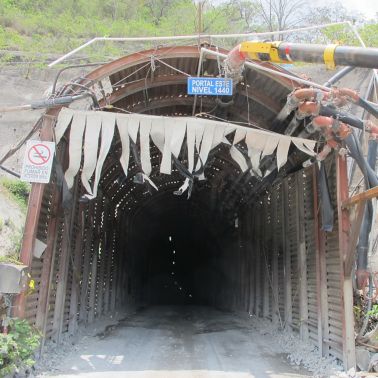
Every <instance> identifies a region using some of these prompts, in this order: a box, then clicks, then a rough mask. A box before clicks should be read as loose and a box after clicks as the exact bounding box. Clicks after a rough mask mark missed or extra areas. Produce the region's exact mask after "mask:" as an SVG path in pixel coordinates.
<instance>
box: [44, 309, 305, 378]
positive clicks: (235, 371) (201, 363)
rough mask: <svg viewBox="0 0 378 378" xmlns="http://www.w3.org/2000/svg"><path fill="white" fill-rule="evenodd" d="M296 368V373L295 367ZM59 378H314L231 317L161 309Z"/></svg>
mask: <svg viewBox="0 0 378 378" xmlns="http://www.w3.org/2000/svg"><path fill="white" fill-rule="evenodd" d="M297 369H298V368H297ZM46 375H47V376H58V377H62V378H63V377H77V376H80V377H133V378H134V377H135V378H140V377H143V378H189V377H190V378H209V377H212V378H215V377H217V378H218V377H222V378H223V377H225V378H247V377H248V378H251V377H256V378H278V377H285V378H289V377H293V378H294V377H296V378H298V377H307V376H311V374H310V373H306V372H304V371H303V370H295V369H294V368H293V367H291V366H290V365H289V364H288V363H287V362H286V356H285V354H284V353H280V352H279V348H278V347H277V345H274V340H272V339H271V338H270V337H269V336H264V335H262V334H261V333H260V332H259V330H257V329H254V328H253V326H251V325H250V322H249V321H248V319H242V318H240V317H237V316H236V315H235V314H232V313H229V312H221V311H217V310H214V309H211V308H206V307H189V306H187V307H186V306H182V307H179V306H176V307H174V306H161V307H151V308H147V309H145V310H142V311H140V312H138V313H136V314H134V315H132V316H130V317H127V318H125V319H124V320H122V321H121V322H120V324H119V325H118V326H116V327H114V328H113V329H110V330H108V332H106V333H105V334H102V335H99V336H98V337H96V338H91V339H88V341H87V342H86V343H84V344H81V345H80V350H78V351H73V352H71V353H69V354H68V355H67V356H65V358H63V359H62V360H61V361H60V363H59V365H58V366H57V367H56V370H55V372H54V373H45V374H44V376H46Z"/></svg>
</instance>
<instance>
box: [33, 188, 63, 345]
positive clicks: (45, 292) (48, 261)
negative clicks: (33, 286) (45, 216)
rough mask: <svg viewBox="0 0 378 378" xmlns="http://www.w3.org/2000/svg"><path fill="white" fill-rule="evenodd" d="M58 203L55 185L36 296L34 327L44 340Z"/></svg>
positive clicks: (58, 196)
mask: <svg viewBox="0 0 378 378" xmlns="http://www.w3.org/2000/svg"><path fill="white" fill-rule="evenodd" d="M59 201H60V195H59V192H58V189H57V187H56V185H54V188H53V199H52V205H51V218H50V221H49V225H48V227H47V243H46V249H45V252H44V253H43V265H42V273H41V285H40V288H39V294H38V307H37V316H36V322H35V325H36V327H37V328H39V330H40V331H42V337H43V338H45V336H46V335H45V332H44V330H45V322H46V318H47V314H48V302H49V301H48V299H49V296H50V286H51V285H50V284H51V274H52V273H51V270H52V269H51V268H52V265H53V264H54V259H53V256H54V253H53V252H54V245H55V239H56V229H57V224H58V217H57V211H58V206H59Z"/></svg>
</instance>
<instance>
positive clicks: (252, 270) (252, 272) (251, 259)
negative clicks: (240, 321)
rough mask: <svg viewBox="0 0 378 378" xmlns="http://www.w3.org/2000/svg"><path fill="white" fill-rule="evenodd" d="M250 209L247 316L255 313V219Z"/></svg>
mask: <svg viewBox="0 0 378 378" xmlns="http://www.w3.org/2000/svg"><path fill="white" fill-rule="evenodd" d="M252 211H253V210H252V209H251V207H249V209H248V213H247V214H248V218H247V219H248V233H247V236H248V239H247V241H248V251H247V253H248V256H249V306H248V312H249V314H253V313H254V312H255V309H254V305H255V296H256V291H255V290H256V287H255V276H256V258H255V257H256V255H255V253H256V251H255V243H254V240H255V239H256V219H255V218H254V217H253V213H252Z"/></svg>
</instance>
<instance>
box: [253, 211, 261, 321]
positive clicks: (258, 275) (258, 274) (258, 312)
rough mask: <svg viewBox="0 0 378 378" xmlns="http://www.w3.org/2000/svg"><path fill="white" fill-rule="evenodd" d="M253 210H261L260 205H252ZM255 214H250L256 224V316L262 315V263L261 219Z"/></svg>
mask: <svg viewBox="0 0 378 378" xmlns="http://www.w3.org/2000/svg"><path fill="white" fill-rule="evenodd" d="M253 209H254V211H255V212H256V214H257V213H258V212H260V211H261V207H260V205H259V204H257V205H255V206H254V208H253ZM256 214H252V215H253V216H254V217H255V218H256V225H255V238H254V251H253V253H254V255H255V305H254V314H255V315H256V316H261V315H262V305H261V297H262V296H261V292H262V288H261V272H263V270H262V264H261V261H262V259H261V237H262V233H261V223H262V219H261V217H260V216H256Z"/></svg>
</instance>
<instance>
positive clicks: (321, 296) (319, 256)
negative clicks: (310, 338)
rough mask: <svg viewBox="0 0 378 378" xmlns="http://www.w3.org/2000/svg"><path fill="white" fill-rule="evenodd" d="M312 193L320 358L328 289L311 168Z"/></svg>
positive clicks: (315, 172)
mask: <svg viewBox="0 0 378 378" xmlns="http://www.w3.org/2000/svg"><path fill="white" fill-rule="evenodd" d="M313 193H314V232H315V253H316V260H315V261H316V298H317V303H318V306H317V308H318V348H319V353H320V354H321V355H322V356H328V355H329V344H328V343H326V342H325V341H324V340H325V339H328V335H329V326H328V293H327V290H328V287H327V262H326V252H325V240H326V238H325V232H324V231H323V230H321V228H320V224H321V221H320V206H319V199H318V168H317V166H316V165H314V166H313Z"/></svg>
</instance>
